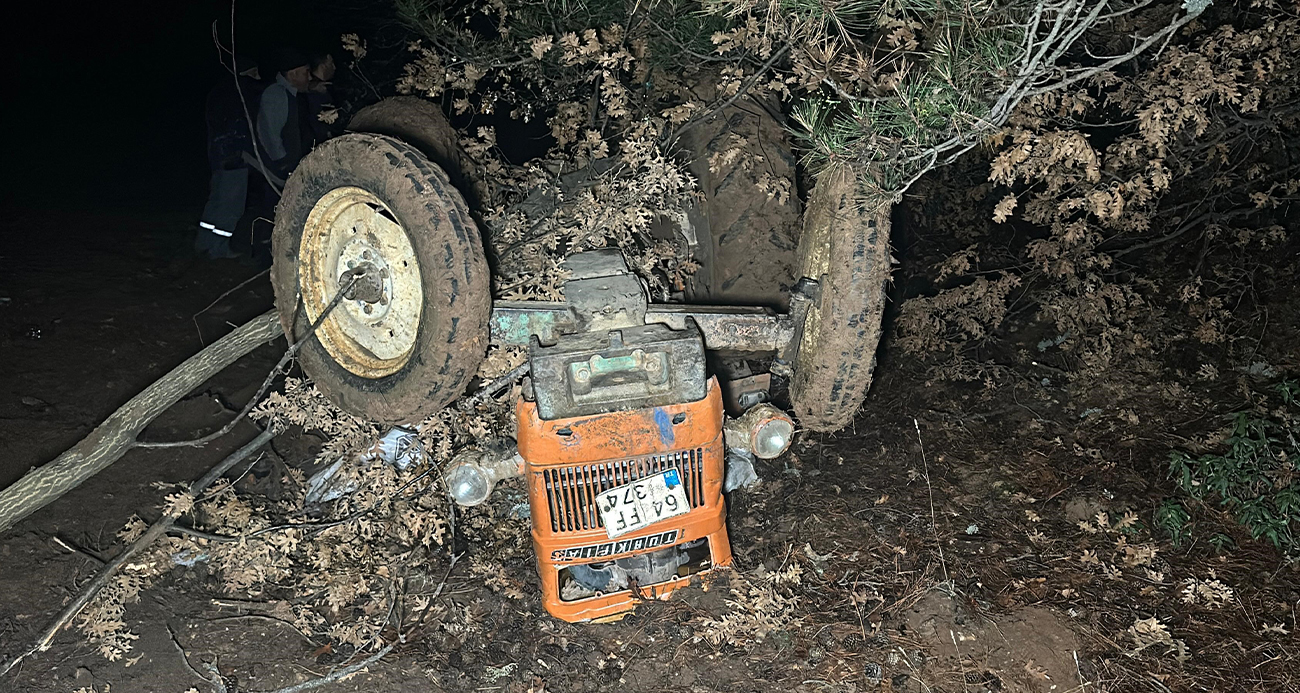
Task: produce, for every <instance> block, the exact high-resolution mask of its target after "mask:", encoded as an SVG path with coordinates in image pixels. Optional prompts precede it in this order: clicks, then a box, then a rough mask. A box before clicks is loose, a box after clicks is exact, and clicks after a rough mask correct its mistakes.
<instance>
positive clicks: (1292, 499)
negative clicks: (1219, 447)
mask: <svg viewBox="0 0 1300 693" xmlns="http://www.w3.org/2000/svg"><path fill="white" fill-rule="evenodd" d="M1274 391H1275V392H1276V393H1277V395H1278V398H1279V399H1280V400H1281V406H1280V407H1278V408H1276V409H1272V410H1267V409H1256V410H1251V411H1245V412H1238V413H1236V414H1233V415H1232V418H1231V421H1232V427H1231V433H1230V435H1229V436H1228V437H1227V439H1226V440H1224V443H1223V444H1224V446H1225V447H1226V450H1225V451H1224V452H1222V453H1219V454H1214V453H1210V454H1204V455H1198V456H1195V457H1193V456H1191V455H1188V454H1187V453H1184V452H1179V451H1175V452H1173V453H1171V454H1170V456H1169V475H1170V477H1171V478H1172V479H1173V480H1174V482H1175V483H1176V484H1177V486H1178V489H1179V490H1180V491H1182V492H1184V493H1186V494H1187V495H1189V496H1191V497H1192V498H1194V499H1196V500H1198V501H1204V502H1209V503H1214V504H1217V505H1219V506H1220V507H1222V508H1224V509H1225V510H1227V511H1228V512H1229V513H1230V514H1231V516H1232V517H1233V519H1234V520H1235V521H1236V522H1238V523H1240V524H1241V525H1242V526H1243V527H1245V528H1246V529H1247V530H1248V531H1249V532H1250V535H1251V537H1253V538H1255V539H1264V540H1267V541H1268V542H1269V543H1271V544H1273V545H1274V546H1276V547H1278V548H1280V549H1283V550H1285V551H1291V550H1293V549H1295V548H1296V547H1297V541H1296V539H1297V529H1298V528H1300V489H1297V487H1296V484H1295V483H1294V482H1293V476H1294V474H1295V466H1296V463H1297V462H1300V442H1297V432H1298V430H1297V429H1298V428H1300V427H1298V426H1297V423H1298V422H1300V403H1298V402H1297V401H1296V397H1295V395H1296V393H1297V392H1300V388H1298V386H1297V383H1296V382H1295V381H1284V382H1283V383H1281V384H1279V385H1277V386H1275V387H1274ZM1168 505H1169V504H1168V503H1167V504H1166V506H1168ZM1166 506H1162V508H1161V510H1160V511H1158V512H1157V520H1156V521H1157V524H1159V525H1160V526H1162V527H1165V528H1166V531H1170V534H1171V536H1174V537H1175V543H1177V542H1178V539H1177V537H1178V535H1177V534H1175V531H1174V530H1170V529H1169V528H1170V527H1173V526H1175V525H1180V524H1183V525H1185V513H1184V522H1182V523H1179V522H1178V521H1177V520H1178V519H1179V518H1178V513H1177V510H1174V509H1172V508H1171V509H1168V510H1166ZM1180 507H1181V506H1180ZM1162 514H1163V518H1164V519H1162Z"/></svg>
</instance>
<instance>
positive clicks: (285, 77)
mask: <svg viewBox="0 0 1300 693" xmlns="http://www.w3.org/2000/svg"><path fill="white" fill-rule="evenodd" d="M275 70H276V74H275V82H273V83H272V84H270V85H268V86H267V87H266V90H265V91H263V92H262V100H261V107H260V108H259V109H258V112H257V142H258V144H260V145H261V150H262V151H261V154H262V156H263V159H264V160H263V163H264V164H265V165H266V167H267V168H268V169H270V171H271V172H272V173H273V174H275V176H276V177H277V178H280V179H287V178H288V177H289V174H290V173H291V172H292V171H293V169H294V168H295V167H297V166H298V162H299V161H301V160H302V158H303V157H304V156H306V155H307V152H308V151H309V150H310V149H311V130H312V128H311V123H310V121H309V120H308V118H309V117H310V110H311V109H310V108H309V106H308V105H307V88H308V87H309V86H310V85H311V69H310V68H309V67H308V65H307V58H306V57H305V56H304V55H303V54H302V53H299V52H298V51H295V50H292V49H282V50H280V51H279V52H278V54H277V56H276V61H275Z"/></svg>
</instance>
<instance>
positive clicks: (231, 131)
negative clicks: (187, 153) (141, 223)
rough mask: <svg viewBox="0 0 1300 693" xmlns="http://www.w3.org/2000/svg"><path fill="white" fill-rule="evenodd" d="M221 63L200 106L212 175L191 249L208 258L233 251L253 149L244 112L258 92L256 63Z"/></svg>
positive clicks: (253, 103)
mask: <svg viewBox="0 0 1300 693" xmlns="http://www.w3.org/2000/svg"><path fill="white" fill-rule="evenodd" d="M226 68H227V69H228V70H229V71H230V74H229V75H226V76H224V77H223V78H222V79H221V81H220V82H218V83H217V85H216V86H215V87H213V88H212V91H210V92H208V98H207V102H206V103H205V107H204V119H205V120H206V121H207V128H208V166H209V168H210V169H211V171H212V177H211V180H210V183H209V186H208V202H207V204H206V205H204V207H203V216H202V217H200V219H199V229H198V233H197V234H196V235H195V237H194V249H195V250H196V251H198V253H199V254H200V255H205V254H206V255H208V256H209V257H211V258H213V259H222V258H230V257H236V256H237V253H235V252H234V251H232V250H231V249H230V238H231V237H232V236H233V235H234V233H235V227H236V226H237V225H238V224H239V220H240V218H241V217H242V216H243V215H244V209H245V206H246V204H247V202H248V173H249V169H248V164H247V162H246V161H245V155H246V154H250V153H251V152H252V151H253V138H252V134H251V130H250V128H249V112H251V111H252V110H253V109H255V108H257V102H258V99H259V98H260V96H261V91H262V86H261V84H260V83H259V82H258V71H257V66H256V65H254V64H253V62H252V61H251V60H248V59H247V58H245V57H244V56H238V57H232V58H231V64H230V65H227V66H226ZM245 104H247V106H248V109H249V110H248V111H245Z"/></svg>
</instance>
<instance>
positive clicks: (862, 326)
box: [790, 166, 892, 433]
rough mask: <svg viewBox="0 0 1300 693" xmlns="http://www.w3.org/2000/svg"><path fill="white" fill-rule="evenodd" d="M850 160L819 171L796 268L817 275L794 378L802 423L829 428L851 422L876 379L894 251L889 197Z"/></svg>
mask: <svg viewBox="0 0 1300 693" xmlns="http://www.w3.org/2000/svg"><path fill="white" fill-rule="evenodd" d="M863 181H864V177H863V176H861V175H859V174H858V172H857V171H854V170H853V169H852V168H851V167H849V166H839V167H833V168H830V169H827V170H825V171H823V172H822V173H821V175H819V176H818V178H817V183H816V185H814V187H813V190H812V193H811V195H810V196H809V199H808V206H807V211H806V212H805V214H804V226H803V233H802V235H801V237H800V239H799V276H801V277H808V278H810V279H815V280H817V282H818V291H817V295H816V296H815V297H814V299H813V302H812V304H811V306H810V307H809V310H808V316H807V318H806V320H805V321H804V326H803V335H802V338H801V340H800V343H799V351H798V354H797V355H796V357H795V362H794V377H793V379H792V380H791V381H790V401H791V404H792V405H793V406H794V412H795V416H797V417H798V419H799V422H800V424H801V425H802V426H803V427H804V428H807V429H809V430H813V431H820V432H825V433H830V432H834V431H838V430H840V429H842V428H844V427H845V426H848V425H849V424H850V423H852V422H853V416H854V414H856V413H857V411H858V409H859V408H860V407H861V406H862V401H863V400H864V399H865V398H866V396H867V389H868V388H870V387H871V376H872V371H874V370H875V366H876V347H877V346H878V345H879V344H880V336H881V330H882V325H881V321H882V319H883V317H884V314H885V301H886V292H887V288H888V282H889V273H890V266H891V263H892V257H891V255H890V252H889V233H890V208H891V206H892V205H891V204H890V201H889V200H888V198H886V197H885V196H884V195H882V194H881V193H880V192H879V191H876V190H872V189H869V186H868V185H866V184H864V182H863Z"/></svg>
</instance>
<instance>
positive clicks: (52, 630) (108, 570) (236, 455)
mask: <svg viewBox="0 0 1300 693" xmlns="http://www.w3.org/2000/svg"><path fill="white" fill-rule="evenodd" d="M275 434H276V431H274V430H273V429H267V430H265V431H262V432H261V433H259V434H258V435H257V437H255V438H253V439H252V440H250V441H248V442H247V443H244V445H243V446H241V447H240V448H239V449H238V450H236V451H234V452H232V453H230V456H228V457H226V459H224V460H222V461H221V463H220V464H218V465H217V466H215V467H213V468H212V469H210V470H209V471H208V473H207V474H204V475H203V477H202V478H200V479H199V480H198V481H196V482H194V483H193V484H191V485H190V491H189V492H190V495H191V496H194V497H197V496H198V495H199V494H201V493H203V491H204V490H206V489H207V488H208V487H209V486H211V485H212V484H213V483H215V482H216V480H217V479H220V478H221V476H222V475H223V474H225V473H226V472H228V471H230V468H231V467H233V466H235V465H236V464H239V462H240V460H243V459H244V458H246V457H248V456H249V455H251V454H253V453H254V452H257V450H258V448H261V447H262V446H263V445H265V444H266V443H267V442H269V441H270V440H271V439H272V438H274V437H275ZM178 517H180V513H177V512H174V511H170V512H167V513H166V514H164V515H163V516H162V517H160V518H158V519H157V520H155V521H154V523H153V524H152V525H150V526H149V529H147V530H145V533H144V534H142V535H141V536H140V538H139V539H136V540H135V541H134V542H131V545H130V546H127V547H126V549H124V550H123V551H122V553H121V554H118V556H117V558H114V559H113V560H112V561H111V562H110V563H109V564H108V565H106V566H104V569H103V570H101V571H99V574H98V575H96V576H95V579H94V580H91V581H90V584H88V585H86V587H85V588H83V589H82V591H81V594H80V595H79V596H78V597H77V598H76V599H74V600H72V603H70V604H68V606H67V607H66V608H65V609H64V610H63V612H62V613H60V614H59V616H58V618H55V619H54V622H53V623H51V624H50V626H49V627H48V628H46V629H45V632H44V633H43V634H42V635H41V639H40V640H38V641H37V642H36V644H35V645H33V646H32V647H31V649H29V650H27V651H26V652H24V653H22V654H20V655H18V656H17V657H15V658H14V659H12V660H10V661H9V662H8V663H6V664H5V666H4V668H3V669H0V676H4V675H5V674H6V673H8V672H9V670H10V669H13V668H14V667H15V666H17V665H18V664H19V663H20V662H22V661H23V660H24V659H26V658H28V657H30V656H32V655H33V654H36V653H37V652H41V651H44V650H46V649H49V646H50V642H51V641H52V640H54V636H55V635H57V634H58V632H59V631H60V630H62V629H63V628H64V627H65V626H67V625H68V623H69V622H71V621H72V619H73V618H74V617H76V615H77V614H78V613H80V611H81V610H82V609H83V608H85V606H86V604H89V603H90V600H91V599H94V598H95V595H96V594H99V591H100V590H101V589H103V588H104V586H105V585H107V584H108V582H109V580H111V579H112V578H113V576H114V575H115V574H117V570H118V569H119V568H121V567H122V566H123V565H125V564H126V562H127V561H129V560H130V559H131V558H132V557H133V556H135V555H136V554H138V553H140V551H142V550H144V549H146V548H148V547H149V545H151V544H153V542H154V541H155V540H157V539H158V537H161V536H162V535H163V534H166V532H167V530H168V529H170V528H171V526H172V525H173V524H175V523H176V519H177V518H178Z"/></svg>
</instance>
